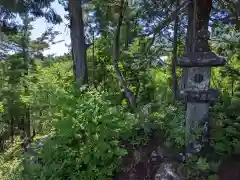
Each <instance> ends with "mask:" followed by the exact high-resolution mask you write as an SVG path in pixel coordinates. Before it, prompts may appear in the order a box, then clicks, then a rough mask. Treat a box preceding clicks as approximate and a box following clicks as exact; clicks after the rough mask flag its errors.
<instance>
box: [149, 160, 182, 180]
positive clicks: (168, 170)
mask: <svg viewBox="0 0 240 180" xmlns="http://www.w3.org/2000/svg"><path fill="white" fill-rule="evenodd" d="M154 180H183V178H181V177H180V176H179V175H178V174H177V173H176V167H174V164H173V163H170V162H168V163H167V162H164V163H162V164H161V165H160V167H159V169H158V170H157V173H156V175H155V177H154Z"/></svg>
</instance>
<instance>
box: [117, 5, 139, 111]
mask: <svg viewBox="0 0 240 180" xmlns="http://www.w3.org/2000/svg"><path fill="white" fill-rule="evenodd" d="M123 9H124V0H121V4H120V12H119V18H118V24H117V28H116V32H115V40H114V52H113V56H114V69H115V72H116V75H117V78H118V80H119V84H120V86H122V87H123V89H124V93H125V96H126V98H127V100H128V103H129V105H130V107H131V108H133V109H134V108H135V107H136V97H135V95H134V93H133V92H132V91H131V90H130V89H129V88H128V87H127V83H126V81H125V79H124V77H123V75H122V73H121V71H120V70H119V67H118V62H119V51H120V42H119V41H120V29H121V26H122V22H123Z"/></svg>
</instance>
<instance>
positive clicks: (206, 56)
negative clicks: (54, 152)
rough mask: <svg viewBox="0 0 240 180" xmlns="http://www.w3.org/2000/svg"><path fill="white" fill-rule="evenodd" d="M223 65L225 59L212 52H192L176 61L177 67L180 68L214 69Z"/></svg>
mask: <svg viewBox="0 0 240 180" xmlns="http://www.w3.org/2000/svg"><path fill="white" fill-rule="evenodd" d="M225 64H226V60H225V58H223V57H220V56H217V55H216V54H215V53H214V52H192V53H188V54H186V56H184V57H181V58H178V59H177V65H178V66H180V67H214V66H224V65H225Z"/></svg>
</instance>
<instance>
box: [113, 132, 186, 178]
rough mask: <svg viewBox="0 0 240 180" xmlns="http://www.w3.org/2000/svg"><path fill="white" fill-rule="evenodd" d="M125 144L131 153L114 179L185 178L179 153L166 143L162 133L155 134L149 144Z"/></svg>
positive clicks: (123, 161)
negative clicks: (136, 145)
mask: <svg viewBox="0 0 240 180" xmlns="http://www.w3.org/2000/svg"><path fill="white" fill-rule="evenodd" d="M125 146H126V147H127V149H128V152H129V154H128V155H127V156H125V157H123V159H122V167H123V168H122V171H121V172H120V173H119V174H117V176H115V177H114V178H113V180H184V178H183V175H181V172H179V171H181V167H182V166H181V165H182V164H181V162H180V161H178V156H179V155H178V153H177V152H175V151H173V150H172V149H170V148H167V147H166V146H165V145H164V141H163V136H162V135H159V134H158V135H156V134H155V135H153V136H152V137H151V139H150V141H149V142H148V144H146V145H143V146H140V147H138V148H136V149H135V148H134V147H132V146H131V145H129V144H128V145H125ZM176 157H177V158H176ZM179 167H180V168H179Z"/></svg>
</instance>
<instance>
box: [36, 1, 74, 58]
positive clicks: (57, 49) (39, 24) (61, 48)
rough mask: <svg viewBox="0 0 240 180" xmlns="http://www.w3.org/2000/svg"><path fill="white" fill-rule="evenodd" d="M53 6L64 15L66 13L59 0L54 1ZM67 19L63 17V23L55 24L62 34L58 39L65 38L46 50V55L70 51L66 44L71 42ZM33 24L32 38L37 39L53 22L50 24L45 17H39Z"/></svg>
mask: <svg viewBox="0 0 240 180" xmlns="http://www.w3.org/2000/svg"><path fill="white" fill-rule="evenodd" d="M52 7H53V8H54V9H55V11H56V12H57V13H58V14H59V15H61V16H62V18H63V16H64V15H65V14H66V12H65V11H64V9H63V7H62V6H61V5H60V4H58V2H57V1H55V2H54V3H52ZM65 24H67V21H66V19H63V23H61V24H60V25H54V30H56V31H60V32H61V34H60V35H58V36H57V37H56V39H55V40H56V41H58V40H64V41H63V42H61V43H57V44H55V45H52V46H51V47H50V48H49V49H48V50H46V51H45V52H44V54H45V55H47V54H55V55H62V54H64V53H66V52H68V48H67V47H66V46H65V44H70V34H69V29H68V27H66V25H65ZM32 25H33V28H34V29H33V30H32V35H31V38H32V39H36V38H37V37H39V36H40V35H41V34H42V33H43V32H44V31H45V30H46V29H47V28H48V27H51V26H52V24H48V23H47V22H46V20H45V19H43V18H41V19H37V20H36V21H34V22H33V23H32Z"/></svg>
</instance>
